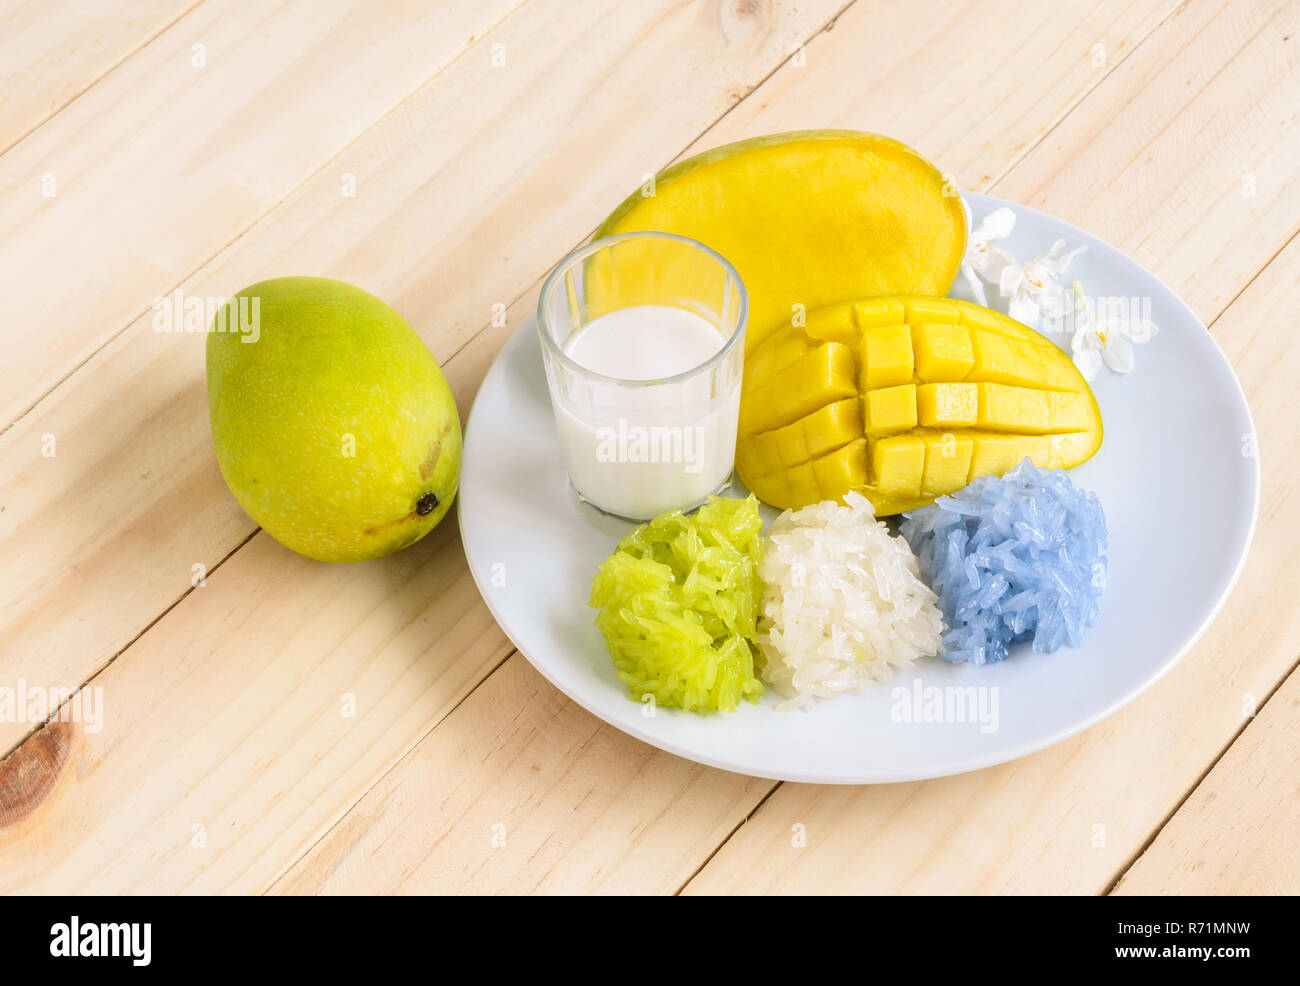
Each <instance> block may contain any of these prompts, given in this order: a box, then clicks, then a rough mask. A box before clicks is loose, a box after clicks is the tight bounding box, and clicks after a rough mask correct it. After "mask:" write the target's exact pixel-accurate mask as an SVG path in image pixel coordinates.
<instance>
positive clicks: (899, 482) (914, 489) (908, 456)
mask: <svg viewBox="0 0 1300 986" xmlns="http://www.w3.org/2000/svg"><path fill="white" fill-rule="evenodd" d="M924 472H925V442H923V441H921V439H920V437H918V436H917V435H894V436H892V437H890V438H882V439H880V440H879V441H876V442H873V443H872V445H871V480H872V484H873V485H874V486H875V487H876V488H877V489H879V490H880V491H881V492H883V493H887V494H889V495H890V496H916V495H918V494H919V493H920V492H921V476H922V474H923V473H924Z"/></svg>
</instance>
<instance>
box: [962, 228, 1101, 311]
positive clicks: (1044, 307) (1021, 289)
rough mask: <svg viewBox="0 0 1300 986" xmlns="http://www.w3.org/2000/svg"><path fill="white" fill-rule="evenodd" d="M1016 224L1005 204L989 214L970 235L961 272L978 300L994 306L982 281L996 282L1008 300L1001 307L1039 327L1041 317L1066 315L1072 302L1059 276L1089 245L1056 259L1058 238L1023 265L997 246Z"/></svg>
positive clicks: (1001, 293)
mask: <svg viewBox="0 0 1300 986" xmlns="http://www.w3.org/2000/svg"><path fill="white" fill-rule="evenodd" d="M967 214H968V215H969V207H968V208H967ZM1015 226H1016V214H1015V212H1014V211H1013V210H1011V209H1008V208H1006V207H1003V208H1001V209H995V210H993V211H992V212H990V213H989V214H988V215H987V216H985V217H984V219H983V220H982V221H981V222H980V224H979V225H978V226H976V227H975V228H974V229H973V230H971V234H970V237H969V238H968V239H967V243H966V255H965V257H964V258H963V259H962V265H961V274H962V278H963V279H964V280H965V281H966V285H967V287H969V288H970V293H971V297H972V298H973V299H974V300H975V301H976V302H977V303H979V304H981V305H984V306H986V307H991V306H989V301H988V295H987V293H986V292H985V290H984V284H985V282H988V283H989V284H996V285H997V286H998V292H999V294H1000V295H1001V297H1002V299H1003V300H1004V301H1005V302H1006V304H1005V305H1004V306H1002V307H1003V309H1004V310H1005V311H1006V313H1007V314H1008V315H1010V316H1011V317H1012V318H1014V319H1016V320H1017V321H1020V322H1023V323H1024V324H1025V325H1029V326H1034V327H1037V325H1038V320H1039V317H1040V315H1045V316H1046V317H1047V318H1049V319H1060V318H1061V317H1062V316H1064V314H1065V312H1066V310H1067V309H1068V307H1069V305H1068V294H1067V292H1066V289H1065V288H1064V287H1062V286H1061V283H1060V282H1061V276H1062V275H1063V274H1064V273H1065V268H1066V267H1067V266H1069V263H1070V261H1071V260H1073V259H1074V258H1075V257H1077V256H1078V255H1079V254H1080V253H1082V252H1083V251H1084V250H1085V249H1087V248H1086V247H1079V248H1078V249H1076V250H1071V251H1070V252H1069V253H1067V254H1063V255H1062V256H1059V257H1058V256H1057V253H1058V252H1059V251H1060V250H1061V248H1062V247H1064V246H1065V241H1064V240H1057V241H1056V242H1055V243H1053V244H1052V248H1051V249H1050V250H1048V251H1047V252H1046V253H1045V254H1043V255H1042V256H1041V257H1035V258H1034V259H1033V260H1031V261H1029V263H1027V264H1022V263H1020V262H1019V261H1018V260H1016V258H1015V257H1013V256H1012V255H1011V254H1010V253H1009V252H1007V251H1006V250H1005V249H1003V248H1002V247H1000V246H996V245H995V244H996V241H998V240H1004V239H1006V238H1007V237H1008V236H1010V235H1011V231H1012V230H1013V229H1015Z"/></svg>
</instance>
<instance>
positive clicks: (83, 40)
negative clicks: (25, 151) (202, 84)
mask: <svg viewBox="0 0 1300 986" xmlns="http://www.w3.org/2000/svg"><path fill="white" fill-rule="evenodd" d="M197 3H198V0H130V2H129V3H112V4H108V3H106V4H93V3H77V2H74V0H59V2H50V0H23V2H18V3H12V4H6V5H5V9H3V10H0V154H2V153H4V152H5V151H6V150H8V149H9V148H10V147H12V146H13V145H14V144H16V143H17V142H18V141H20V140H22V138H23V137H24V136H26V135H27V134H29V133H31V132H32V131H33V130H35V129H36V128H37V127H39V126H40V125H41V124H42V123H44V122H45V121H46V120H48V119H49V118H50V117H52V116H53V115H54V114H55V113H57V112H58V111H59V110H60V109H62V108H63V107H64V106H66V105H67V104H68V103H70V102H72V100H74V99H76V98H77V97H78V96H79V95H81V94H82V93H83V92H85V91H86V90H87V89H89V88H90V87H91V86H92V85H94V84H95V82H97V81H98V80H99V79H101V78H102V77H103V76H105V75H107V74H108V73H109V72H111V71H112V70H113V68H114V67H115V66H117V65H119V64H120V63H121V62H123V61H124V60H125V59H127V58H129V57H130V56H131V55H132V54H133V53H134V52H135V51H137V50H138V49H139V48H140V47H142V46H143V45H144V44H146V43H147V42H148V41H149V40H150V39H151V38H153V37H154V36H156V35H157V34H159V33H160V32H162V31H163V30H164V29H166V28H167V26H168V25H170V24H172V23H174V22H175V21H176V20H177V19H179V18H180V17H181V16H182V15H183V14H184V13H185V12H186V11H188V10H190V9H192V8H193V7H194V6H195V5H196V4H197Z"/></svg>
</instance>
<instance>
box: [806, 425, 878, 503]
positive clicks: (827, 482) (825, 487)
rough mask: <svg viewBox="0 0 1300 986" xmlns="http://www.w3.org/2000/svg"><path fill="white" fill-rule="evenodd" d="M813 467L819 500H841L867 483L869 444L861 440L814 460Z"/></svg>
mask: <svg viewBox="0 0 1300 986" xmlns="http://www.w3.org/2000/svg"><path fill="white" fill-rule="evenodd" d="M811 465H812V470H813V476H814V477H816V480H817V490H818V494H819V499H822V500H836V499H839V498H840V497H842V496H843V495H844V494H845V493H847V492H848V491H849V490H851V489H853V488H854V487H857V486H862V485H863V484H865V483H866V481H867V443H866V442H865V441H863V440H862V439H860V438H859V439H858V440H857V441H855V442H850V443H849V444H848V445H845V446H844V447H843V448H839V449H836V450H835V451H834V452H831V453H829V454H827V455H823V456H822V457H821V458H820V459H813V461H812V463H811ZM813 502H816V501H813Z"/></svg>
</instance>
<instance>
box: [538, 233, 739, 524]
mask: <svg viewBox="0 0 1300 986" xmlns="http://www.w3.org/2000/svg"><path fill="white" fill-rule="evenodd" d="M748 308H749V300H748V296H747V294H746V292H745V286H744V284H743V283H742V282H741V280H740V277H739V275H738V274H737V273H736V270H735V268H734V267H732V266H731V264H730V263H728V262H727V260H726V259H724V258H723V257H722V256H720V255H719V254H717V253H716V252H714V251H713V250H710V249H709V248H708V247H706V246H705V245H704V244H702V243H699V242H697V241H695V240H691V239H688V238H686V237H684V236H676V235H674V234H671V233H658V232H639V233H622V234H619V235H616V236H609V237H605V238H604V239H600V240H595V241H593V242H592V243H589V244H587V245H586V246H584V247H580V248H579V249H577V250H575V251H574V252H573V253H571V254H569V256H567V257H565V258H564V260H562V261H561V262H560V264H559V266H558V267H556V268H555V270H554V271H552V273H551V275H550V277H548V278H547V279H546V283H545V284H544V285H543V286H542V294H541V298H540V299H539V300H538V303H537V329H538V332H539V334H540V335H541V345H542V359H543V362H544V363H545V365H546V381H547V384H548V386H549V388H550V394H551V405H552V407H553V408H554V411H555V422H556V427H557V429H558V431H559V434H560V441H561V444H562V445H563V447H564V456H565V465H566V467H567V469H568V473H569V482H570V484H571V485H572V486H573V489H574V490H575V491H576V492H577V494H578V495H579V496H580V497H581V498H582V499H584V500H586V501H587V502H589V503H591V504H592V505H594V506H596V507H598V508H599V509H601V510H603V511H605V512H606V513H611V514H614V515H616V516H619V517H625V518H628V519H630V520H646V519H649V518H651V517H654V516H655V515H657V514H660V513H663V512H664V511H665V510H672V509H676V508H682V509H690V508H692V507H695V506H698V505H699V504H700V503H703V502H704V500H705V499H706V498H707V497H708V496H709V495H710V494H713V493H717V492H720V491H721V490H722V489H723V488H725V487H726V486H727V484H728V483H729V482H730V481H731V471H732V465H733V460H734V456H735V448H736V425H737V419H738V415H739V408H740V381H741V371H742V368H743V361H744V353H745V343H744V339H745V320H746V317H747V314H748ZM598 320H599V321H598Z"/></svg>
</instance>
